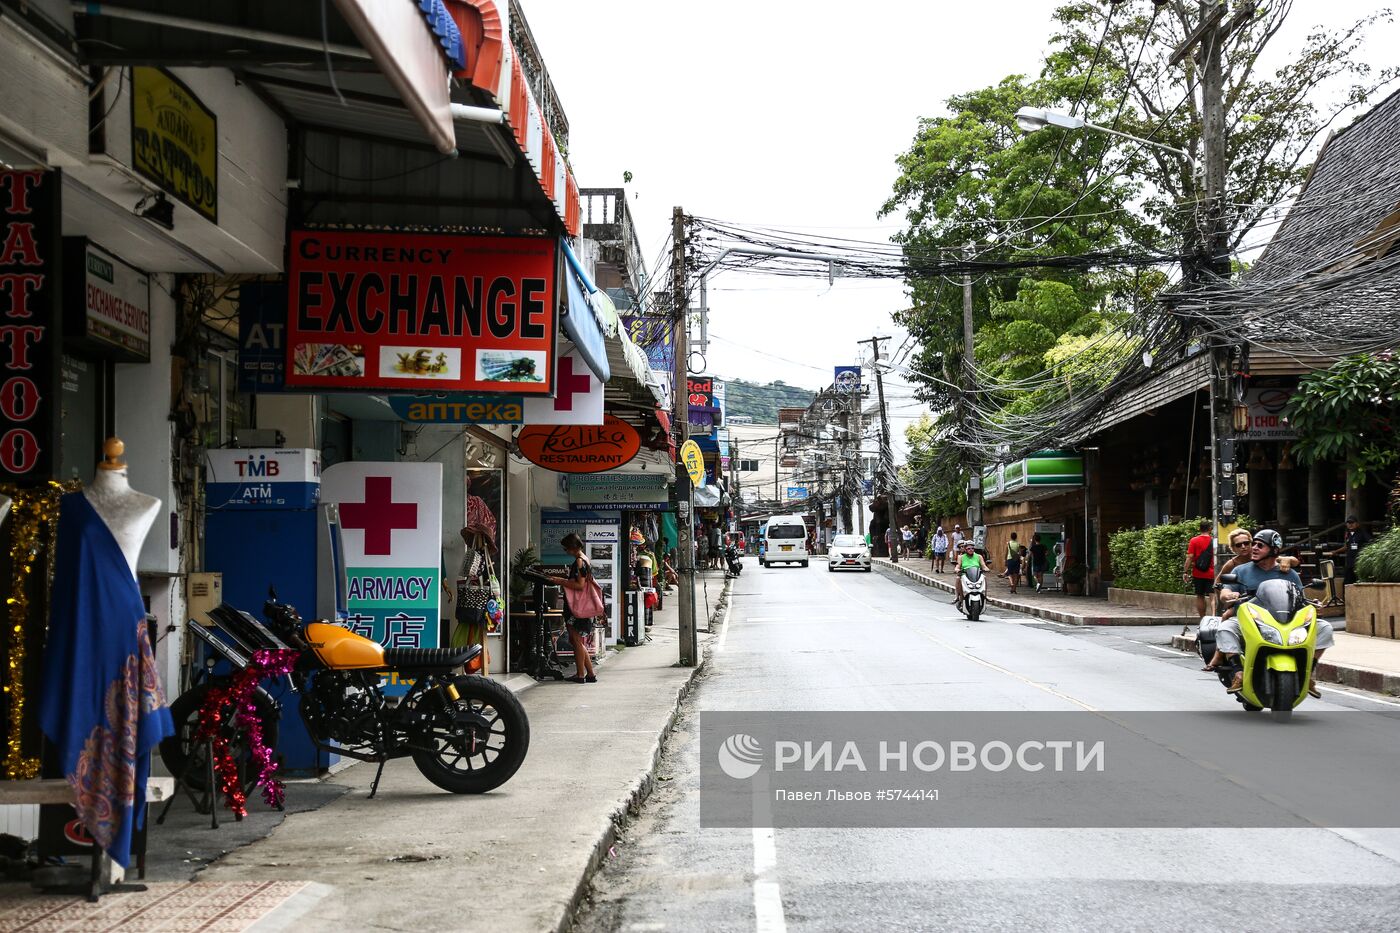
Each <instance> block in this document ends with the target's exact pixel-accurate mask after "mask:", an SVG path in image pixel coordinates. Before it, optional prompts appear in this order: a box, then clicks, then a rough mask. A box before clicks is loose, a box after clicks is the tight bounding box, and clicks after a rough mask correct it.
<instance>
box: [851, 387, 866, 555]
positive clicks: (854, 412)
mask: <svg viewBox="0 0 1400 933" xmlns="http://www.w3.org/2000/svg"><path fill="white" fill-rule="evenodd" d="M864 392H865V389H864V387H863V386H860V385H857V386H856V390H855V391H854V392H852V393H851V419H852V427H851V431H852V434H853V436H854V437H855V439H856V443H855V447H856V454H855V456H856V494H855V500H856V502H855V509H856V529H857V532H858V533H859V534H861V535H864V534H865V478H864V476H862V473H863V472H864V471H863V470H862V469H860V467H861V465H862V464H863V463H864V460H863V459H862V454H861V452H860V448H861V445H862V444H863V443H864V438H863V437H862V436H861V426H860V416H861V410H860V409H861V399H862V398H864Z"/></svg>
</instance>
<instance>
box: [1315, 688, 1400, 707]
mask: <svg viewBox="0 0 1400 933" xmlns="http://www.w3.org/2000/svg"><path fill="white" fill-rule="evenodd" d="M1317 689H1319V690H1326V691H1327V692H1328V693H1340V694H1342V695H1343V696H1349V697H1356V698H1357V699H1358V700H1370V701H1371V702H1372V703H1379V704H1381V705H1382V706H1400V701H1396V700H1385V699H1382V698H1380V697H1376V696H1371V694H1369V693H1365V692H1363V691H1359V690H1343V689H1341V688H1340V687H1329V686H1327V685H1326V684H1318V685H1317Z"/></svg>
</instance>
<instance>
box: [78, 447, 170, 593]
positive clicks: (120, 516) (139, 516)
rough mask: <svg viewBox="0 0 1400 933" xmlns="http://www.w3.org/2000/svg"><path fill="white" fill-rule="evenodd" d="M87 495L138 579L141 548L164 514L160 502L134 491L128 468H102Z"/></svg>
mask: <svg viewBox="0 0 1400 933" xmlns="http://www.w3.org/2000/svg"><path fill="white" fill-rule="evenodd" d="M83 495H84V496H85V497H86V498H87V501H88V502H89V503H90V504H91V505H92V507H93V509H94V510H95V511H96V512H97V514H98V515H99V516H100V517H101V518H102V522H103V524H105V525H106V526H107V529H108V530H109V531H110V532H112V537H114V538H116V540H117V546H118V547H120V548H121V551H122V555H123V556H125V557H126V563H127V565H128V566H129V567H130V568H131V575H132V576H133V577H134V576H136V561H137V558H139V557H140V556H141V545H142V543H143V542H144V541H145V540H146V535H147V534H149V533H150V530H151V525H152V524H154V523H155V520H156V514H157V513H158V512H160V500H159V499H157V498H156V497H155V496H148V495H146V494H145V493H143V492H137V491H136V490H134V489H132V488H131V486H130V484H129V483H128V482H127V478H126V470H125V469H119V470H112V469H99V470H98V471H97V475H96V476H94V477H93V480H92V484H91V485H89V486H88V487H87V488H86V489H84V490H83Z"/></svg>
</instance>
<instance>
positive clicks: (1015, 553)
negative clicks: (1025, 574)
mask: <svg viewBox="0 0 1400 933" xmlns="http://www.w3.org/2000/svg"><path fill="white" fill-rule="evenodd" d="M1024 550H1025V549H1024V548H1023V547H1022V545H1021V542H1020V541H1017V540H1016V532H1014V531H1013V532H1011V540H1010V541H1008V542H1006V573H1005V576H1007V577H1009V578H1010V579H1011V592H1013V593H1014V592H1016V584H1017V583H1019V582H1020V579H1021V560H1022V558H1023V557H1025V554H1024V553H1023V551H1024ZM1013 566H1014V567H1015V568H1016V569H1015V570H1014V571H1013V570H1012V569H1011V568H1012V567H1013Z"/></svg>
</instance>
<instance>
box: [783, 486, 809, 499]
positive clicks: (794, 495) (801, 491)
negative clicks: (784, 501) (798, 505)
mask: <svg viewBox="0 0 1400 933" xmlns="http://www.w3.org/2000/svg"><path fill="white" fill-rule="evenodd" d="M787 497H788V498H789V499H805V498H807V487H806V486H789V487H788V488H787Z"/></svg>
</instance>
